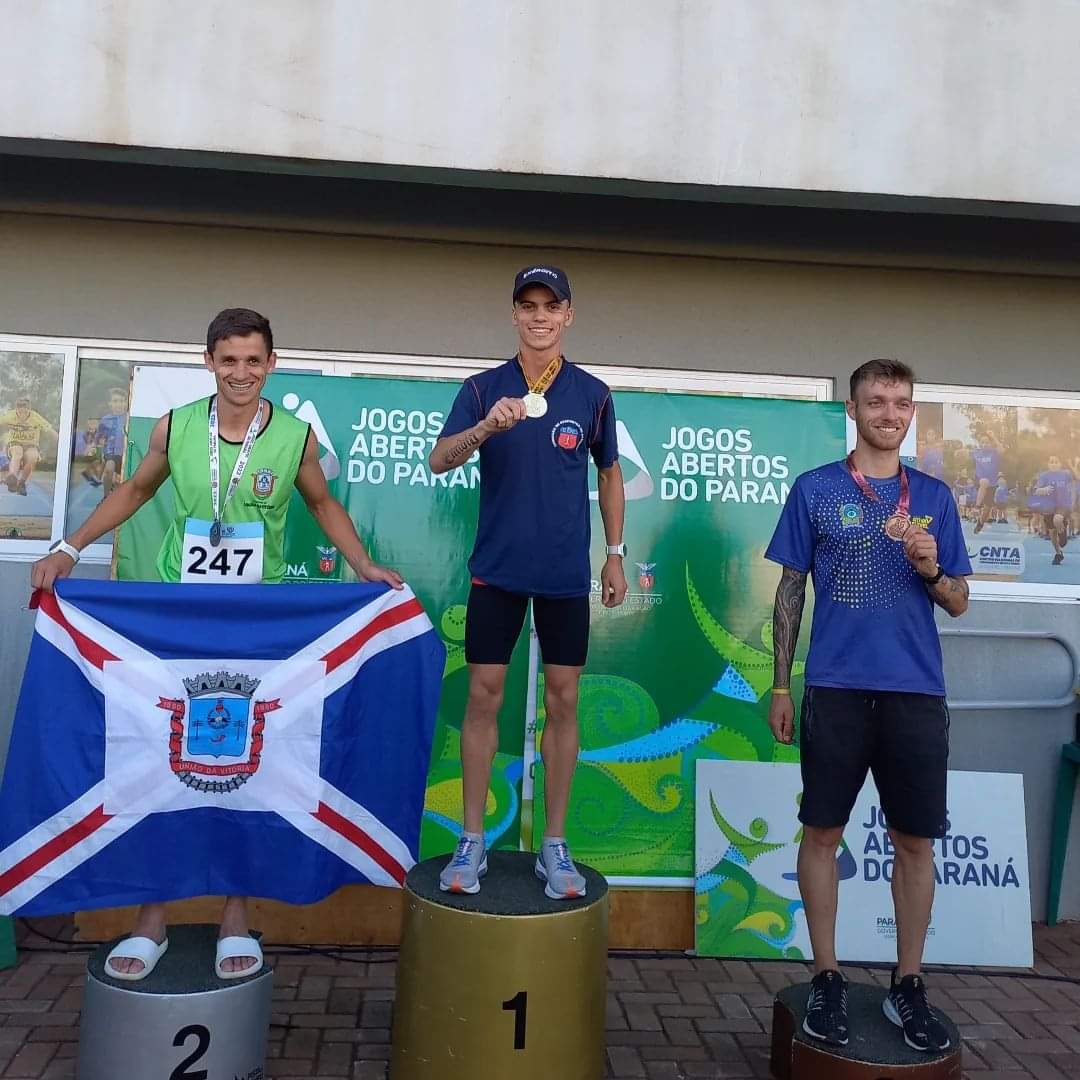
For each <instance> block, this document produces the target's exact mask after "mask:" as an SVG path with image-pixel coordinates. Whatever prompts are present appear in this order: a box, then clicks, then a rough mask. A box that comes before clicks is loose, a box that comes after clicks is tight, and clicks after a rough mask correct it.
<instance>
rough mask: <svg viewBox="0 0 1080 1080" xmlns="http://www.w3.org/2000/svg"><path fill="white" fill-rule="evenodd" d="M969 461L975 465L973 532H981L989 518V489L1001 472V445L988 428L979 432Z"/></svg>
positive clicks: (990, 493)
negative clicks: (977, 440)
mask: <svg viewBox="0 0 1080 1080" xmlns="http://www.w3.org/2000/svg"><path fill="white" fill-rule="evenodd" d="M971 460H972V461H973V462H974V463H975V483H976V484H978V492H977V494H976V496H975V505H976V506H977V507H978V509H979V512H978V514H977V515H976V516H977V518H978V521H977V522H976V523H975V530H974V531H975V532H982V530H983V527H984V526H985V525H986V522H987V521H988V520H989V518H990V505H991V503H992V501H993V499H992V490H991V489H992V488H993V487H994V484H996V483H997V478H998V474H999V473H1000V472H1001V443H1000V442H999V441H998V440H997V437H996V436H995V435H994V433H993V432H992V431H991V430H990V429H989V428H983V429H982V431H980V432H979V445H978V446H976V447H975V449H974V450H972V451H971Z"/></svg>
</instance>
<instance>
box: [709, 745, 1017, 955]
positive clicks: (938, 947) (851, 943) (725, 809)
mask: <svg viewBox="0 0 1080 1080" xmlns="http://www.w3.org/2000/svg"><path fill="white" fill-rule="evenodd" d="M801 796H802V778H801V776H800V772H799V768H798V767H797V766H796V765H793V764H787V765H785V764H767V763H764V762H742V761H703V762H700V763H699V765H698V772H697V831H696V848H697V855H696V870H697V877H696V883H695V890H694V891H695V897H694V902H695V920H694V922H695V949H696V951H697V953H698V955H699V956H742V957H768V958H770V959H781V958H783V959H791V960H803V959H806V958H807V957H809V956H810V955H811V952H810V934H809V931H808V929H807V925H806V912H805V910H804V908H803V903H802V900H801V898H800V896H799V886H798V878H797V874H796V863H797V858H798V849H799V841H800V840H801V838H802V826H801V825H800V824H799V820H798V809H799V799H800V798H801ZM948 796H949V797H948V832H947V833H946V835H945V836H944V837H942V838H941V839H940V840H935V841H934V845H933V846H934V873H935V878H936V883H937V884H936V892H935V896H934V910H933V915H932V917H931V920H930V928H929V930H928V932H927V938H926V956H925V959H926V962H927V963H928V964H972V965H995V966H996V965H1002V966H1007V967H1030V966H1031V964H1032V962H1033V960H1032V938H1031V893H1030V888H1029V879H1028V855H1027V832H1026V826H1025V817H1024V778H1023V776H1021V775H1020V774H1018V773H981V772H960V771H950V772H949V782H948ZM894 860H895V853H894V851H893V846H892V841H891V839H890V838H889V835H888V832H887V829H886V824H885V820H884V815H883V814H882V811H881V802H880V799H879V797H878V794H877V790H876V788H875V787H874V782H873V780H872V779H871V778H869V777H868V778H867V781H866V783H865V784H864V785H863V788H862V791H861V792H860V793H859V796H858V798H857V799H856V801H855V807H854V809H853V810H852V812H851V818H850V820H849V822H848V825H847V827H846V828H845V829H844V836H843V840H842V842H841V845H840V850H839V851H838V852H837V856H836V862H837V877H838V879H839V882H840V885H839V890H840V891H839V899H840V906H839V918H838V920H837V924H836V954H837V956H838V958H839V959H840V960H842V961H850V962H873V961H878V962H882V963H884V962H895V960H896V918H895V914H894V911H893V899H892V892H891V888H892V885H891V883H892V876H893V867H894Z"/></svg>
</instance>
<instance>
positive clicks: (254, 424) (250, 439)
mask: <svg viewBox="0 0 1080 1080" xmlns="http://www.w3.org/2000/svg"><path fill="white" fill-rule="evenodd" d="M262 414H263V403H262V399H261V398H260V399H259V408H258V409H257V410H256V412H255V418H254V419H253V420H252V421H251V423H250V424H249V425H248V429H247V434H246V435H245V436H244V441H243V443H242V444H241V446H240V453H239V454H237V455H236V464H235V465H234V466H233V471H232V476H231V477H229V486H228V488H227V489H226V491H225V501H224V502H222V501H221V457H220V449H219V447H218V415H217V397H216V396H215V397H214V400H213V401H211V402H210V424H209V428H210V446H209V450H210V498H211V500H212V501H213V504H214V523H215V524H218V525H219V524H220V523H221V515H222V514H223V513H225V507H226V506H228V505H229V500H230V499H231V498H232V497H233V495H235V494H236V488H237V486H238V485H239V483H240V478H241V477H242V476H243V475H244V470H245V469H246V468H247V464H248V460H249V458H250V457H251V448H252V447H253V446H254V445H255V436H256V435H258V434H259V428H260V426H261V425H262ZM219 535H220V534H219Z"/></svg>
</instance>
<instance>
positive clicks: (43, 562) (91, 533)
mask: <svg viewBox="0 0 1080 1080" xmlns="http://www.w3.org/2000/svg"><path fill="white" fill-rule="evenodd" d="M168 433H169V417H168V416H167V415H166V416H163V417H162V418H161V419H160V420H158V422H157V423H156V424H155V425H154V430H153V431H152V432H151V433H150V446H149V448H148V449H147V451H146V456H145V457H144V458H143V459H142V461H140V462H139V467H138V468H137V469H136V470H135V472H134V474H133V475H132V477H131V479H130V480H125V481H124V482H123V483H122V484H118V485H117V486H116V487H115V488H113V490H112V491H111V492H110V493H109V495H108V497H107V498H105V499H102V501H101V502H100V503H98V505H97V506H96V507H95V508H94V512H93V513H92V514H91V515H90V516H89V517H88V518H87V519H86V521H85V522H84V523H83V524H82V525H81V526H80V527H79V528H78V529H76V530H75V531H74V532H73V533H72V534H71V536H70V537H68V543H69V544H71V546H72V547H74V548H78V549H79V550H80V551H81V550H82V549H83V548H84V547H86V545H87V544H92V543H93V542H94V541H95V540H97V539H98V538H99V537H102V536H104V535H105V534H106V533H107V532H110V531H111V530H112V529H115V528H117V526H119V525H122V524H123V523H124V522H125V521H127V520H128V518H130V517H131V516H132V515H133V514H134V513H135V511H136V510H138V509H139V508H140V507H142V506H145V505H146V503H148V502H149V501H150V500H151V499H152V498H153V497H154V494H155V493H156V491H157V489H158V488H159V487H161V485H162V484H163V483H164V482H165V480H166V478H167V477H168V475H169V458H168V453H167V439H168ZM74 565H75V563H74V562H73V561H72V559H71V557H70V556H69V555H65V554H64V553H63V552H62V551H54V552H53V553H52V554H51V555H46V556H45V558H43V559H39V560H38V561H37V562H36V563H34V565H33V566H32V567H31V569H30V585H31V587H32V588H35V589H46V590H49V591H51V590H52V587H53V582H55V581H56V579H57V578H62V577H67V576H68V574H70V573H71V568H72V567H73V566H74Z"/></svg>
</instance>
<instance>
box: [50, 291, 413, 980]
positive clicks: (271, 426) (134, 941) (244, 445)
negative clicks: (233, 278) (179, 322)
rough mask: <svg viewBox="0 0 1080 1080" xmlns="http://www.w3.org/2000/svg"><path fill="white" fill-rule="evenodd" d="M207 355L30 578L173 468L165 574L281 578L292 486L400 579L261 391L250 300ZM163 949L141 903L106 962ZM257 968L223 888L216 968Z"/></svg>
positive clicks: (306, 437) (377, 577)
mask: <svg viewBox="0 0 1080 1080" xmlns="http://www.w3.org/2000/svg"><path fill="white" fill-rule="evenodd" d="M204 362H205V364H206V367H207V368H208V369H209V370H210V371H211V372H213V375H214V379H215V381H216V382H217V392H216V393H215V394H214V396H213V397H210V398H202V399H201V400H199V401H193V402H192V403H191V404H190V405H184V406H183V407H181V408H178V409H172V410H170V412H169V413H168V414H167V415H165V416H163V417H161V419H160V420H158V422H157V423H156V424H155V425H154V430H153V432H152V434H151V436H150V447H149V450H148V451H147V454H146V457H145V458H143V460H142V461H141V462H140V464H139V467H138V468H137V469H136V470H135V473H134V474H133V475H132V477H131V479H130V480H128V481H127V482H126V483H123V484H120V485H118V486H117V487H116V488H114V489H113V491H112V492H111V493H110V494H109V495H108V496H107V497H106V498H105V499H103V500H102V502H101V503H100V504H99V505H98V507H97V508H96V509H95V510H94V512H93V513H92V514H91V515H90V517H89V518H88V519H87V521H86V523H85V524H84V525H83V526H82V527H81V528H79V529H76V530H75V532H73V533H72V534H71V536H70V537H68V538H67V539H66V540H59V541H57V542H56V543H55V544H53V546H52V547H51V548H50V549H49V550H50V554H49V555H47V556H46V557H45V558H43V559H41V560H39V561H38V562H36V563H35V564H34V566H33V569H32V571H31V574H30V582H31V585H32V586H33V587H34V588H35V589H52V587H53V583H54V582H55V581H56V579H57V578H60V577H66V576H67V575H68V574H70V573H71V570H72V568H73V567H74V566H75V564H76V563H77V562H78V561H79V552H80V551H81V550H82V549H83V548H84V547H86V545H87V544H92V543H93V542H94V541H95V540H97V539H98V538H99V537H100V536H103V535H104V534H105V533H107V532H109V531H111V530H112V529H115V528H117V527H118V526H119V525H121V524H122V523H123V522H125V521H127V520H128V518H130V517H131V516H132V514H134V513H135V512H136V511H137V510H138V509H139V507H141V506H143V505H144V504H145V503H147V502H149V500H150V499H152V498H153V496H154V493H155V492H156V491H157V489H158V488H159V487H161V485H162V483H163V482H164V481H165V479H166V478H167V477H169V476H171V477H172V481H173V487H174V490H175V499H174V502H175V514H174V517H173V520H172V522H171V524H170V525H169V529H168V531H167V533H166V534H165V539H164V541H163V542H162V545H161V550H160V551H159V552H158V559H157V569H158V574H159V575H160V577H161V580H162V581H175V582H202V583H206V582H217V583H223V584H256V583H260V582H265V583H270V582H279V581H281V579H282V578H283V577H284V574H285V555H284V539H285V518H286V515H287V513H288V508H289V502H290V499H291V497H292V492H293V489H294V488H295V489H296V490H297V491H299V492H300V494H301V495H302V496H303V498H304V502H305V503H306V504H307V507H308V509H309V510H310V511H311V514H312V516H313V517H314V518H315V521H316V522H317V523H318V525H319V527H320V528H321V529H322V531H323V532H324V533H325V534H326V536H327V537H328V539H329V540H330V542H331V543H332V544H333V545H334V546H335V547H336V548H337V549H338V550H339V551H340V552H341V554H342V556H343V557H344V559H345V561H346V562H347V563H348V564H349V566H350V567H351V568H352V570H353V573H355V574H356V576H357V577H358V578H359V579H360V580H361V581H381V582H385V583H386V584H388V585H390V586H392V587H393V588H396V589H397V588H401V578H400V577H399V576H398V574H397V573H396V572H395V571H393V570H389V569H387V568H386V567H382V566H376V565H375V563H373V562H372V561H371V559H370V558H369V557H368V553H367V551H366V550H365V548H364V545H363V543H362V542H361V541H360V537H359V536H358V535H357V533H356V528H355V527H354V526H353V523H352V520H351V519H350V518H349V515H348V513H347V512H346V510H345V508H344V507H343V506H342V505H341V503H339V502H338V501H337V499H335V498H334V497H333V496H332V495H331V494H330V490H329V488H328V487H327V485H326V478H325V477H324V476H323V472H322V469H321V468H320V466H319V445H318V442H317V440H316V438H315V435H314V434H313V433H312V431H311V429H310V427H309V426H308V425H307V424H305V423H304V422H303V421H301V420H298V419H297V418H296V417H295V416H292V415H290V414H289V413H287V412H285V410H284V409H275V408H274V407H273V405H272V404H271V403H270V402H269V401H267V400H266V399H264V398H263V397H262V389H263V385H264V384H265V383H266V380H267V378H268V377H269V375H270V373H271V372H272V371H273V370H274V366H275V364H276V363H277V357H276V355H275V354H274V339H273V334H272V332H271V330H270V323H269V322H268V321H267V320H266V319H265V318H264V317H263V316H262V315H260V314H258V313H257V312H255V311H249V310H247V309H246V308H228V309H226V310H225V311H222V312H221V313H220V314H219V315H217V316H215V318H214V320H213V321H212V322H211V323H210V326H209V328H208V330H207V333H206V353H205V355H204ZM166 948H168V938H167V936H166V928H165V905H164V904H159V903H155V904H144V905H143V906H142V908H140V910H139V914H138V917H137V918H136V921H135V927H134V930H133V932H132V934H131V936H130V937H128V938H126V939H125V940H124V941H122V942H121V943H120V944H119V945H117V946H116V948H115V949H113V951H112V952H111V953H110V954H109V957H108V959H107V961H106V969H107V971H108V973H109V974H110V975H112V976H113V977H114V978H117V979H142V978H145V977H146V976H147V975H149V974H150V972H151V971H152V970H153V968H154V965H155V964H156V963H157V962H158V960H159V959H160V958H161V956H162V955H163V954H164V952H165V950H166ZM261 966H262V952H261V950H260V948H259V944H258V942H257V941H256V940H255V939H254V938H253V937H251V935H250V933H249V932H248V919H247V897H244V896H230V897H228V898H227V899H226V901H225V909H224V912H223V914H222V919H221V934H220V937H219V940H218V950H217V959H216V962H215V968H216V971H217V974H218V975H219V977H221V978H223V979H229V978H239V977H241V976H243V975H247V974H250V973H251V972H253V971H256V970H258V969H259V967H261Z"/></svg>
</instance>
